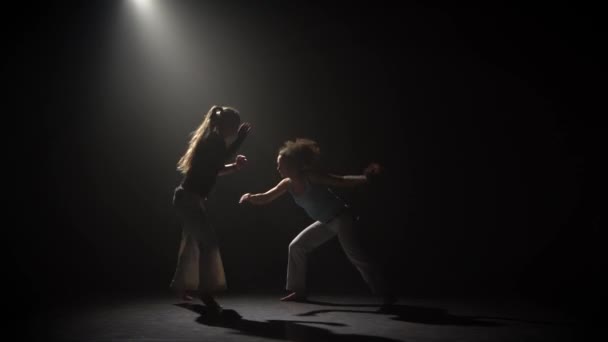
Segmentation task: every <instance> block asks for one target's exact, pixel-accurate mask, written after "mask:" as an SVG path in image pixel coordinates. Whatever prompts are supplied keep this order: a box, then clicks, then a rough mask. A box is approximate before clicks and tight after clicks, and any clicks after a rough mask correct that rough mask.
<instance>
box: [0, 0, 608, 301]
mask: <svg viewBox="0 0 608 342" xmlns="http://www.w3.org/2000/svg"><path fill="white" fill-rule="evenodd" d="M152 3H153V4H154V2H152ZM158 3H159V4H160V5H159V6H160V7H162V8H160V9H152V10H150V9H144V10H142V9H138V8H137V7H136V6H133V4H132V3H129V2H128V1H98V2H91V1H82V2H72V3H67V2H66V3H63V5H61V6H60V5H55V6H51V5H49V4H47V6H46V7H42V6H32V7H31V8H29V9H14V10H8V11H7V13H6V15H7V16H9V17H11V18H7V19H14V20H12V21H10V22H6V23H4V24H3V25H4V26H5V30H4V32H5V33H6V34H8V35H9V37H10V38H14V39H10V40H9V41H8V43H7V44H10V47H9V49H7V52H6V53H5V57H8V58H7V59H6V62H5V63H3V64H4V68H5V73H4V74H5V75H10V76H12V77H11V78H9V80H11V79H12V81H10V83H9V84H8V86H9V87H10V89H11V91H10V92H9V93H8V94H9V99H8V100H9V103H11V104H13V102H14V106H13V107H12V108H14V109H13V110H11V111H10V112H6V113H4V114H5V115H6V117H7V122H6V124H5V125H3V128H4V130H5V136H4V140H5V151H7V152H6V153H7V154H8V155H10V156H11V157H14V158H15V159H11V160H15V161H14V162H11V163H9V164H8V165H7V166H5V171H6V172H7V173H8V175H7V176H6V178H5V180H6V182H7V184H8V185H9V187H7V191H6V194H7V195H9V196H7V198H5V201H7V202H8V203H9V206H8V208H9V215H7V216H6V217H7V221H6V223H5V225H4V229H5V230H6V231H8V233H9V234H8V235H7V240H6V241H7V242H6V244H7V245H8V252H9V257H8V258H7V259H6V260H8V262H9V264H10V268H9V270H10V271H8V272H7V279H6V280H7V284H8V285H9V286H10V288H12V289H13V290H12V291H14V292H13V293H17V294H18V296H17V298H19V295H21V294H23V293H25V294H26V296H27V298H28V299H29V302H31V303H32V304H31V305H32V306H33V307H35V308H40V307H42V306H44V305H48V304H49V303H59V302H62V301H64V300H69V298H80V297H82V296H85V295H86V296H89V295H90V294H91V293H97V294H104V293H106V294H107V293H141V292H154V291H168V285H169V281H170V279H171V276H172V272H173V268H174V265H175V259H176V254H177V248H178V242H179V237H180V231H179V226H178V222H177V220H176V218H175V216H174V214H173V211H172V208H171V197H172V192H173V189H174V187H175V186H176V185H177V184H178V183H179V180H180V177H179V175H178V174H177V172H176V170H175V166H176V162H177V160H178V159H179V157H180V155H181V154H182V153H183V151H184V150H185V148H186V143H187V139H188V134H189V133H190V132H191V131H192V130H194V129H195V128H196V126H197V125H198V124H199V123H200V121H201V120H202V115H203V114H204V113H205V112H206V111H207V109H208V108H209V107H210V106H211V105H214V104H223V105H232V106H234V107H236V108H237V109H238V110H240V112H241V114H242V118H243V120H245V121H248V122H251V123H252V124H253V126H254V130H253V131H252V133H251V135H250V137H249V138H248V140H247V141H246V143H245V144H244V146H243V147H242V149H241V151H240V153H242V154H245V155H247V156H248V158H249V160H250V165H249V166H248V168H247V170H245V171H243V172H241V173H239V174H235V175H230V176H226V177H223V178H220V179H219V180H218V184H217V186H216V188H215V190H214V192H213V193H212V195H211V196H210V213H211V217H212V220H213V223H214V225H215V227H216V229H217V231H218V234H219V237H220V241H221V249H222V255H223V258H224V263H225V268H226V273H227V279H228V285H229V288H230V291H234V292H242V291H257V290H272V291H276V292H277V293H280V291H281V290H282V289H283V286H284V282H285V270H286V263H287V246H288V244H289V242H290V241H291V239H292V238H293V237H295V235H296V234H297V233H298V232H299V231H301V230H302V229H303V228H304V227H305V226H307V225H308V224H309V223H310V220H309V219H308V218H307V217H306V216H305V214H304V212H303V211H302V210H300V209H299V208H298V207H296V206H295V204H294V203H293V201H292V199H291V198H289V196H285V197H284V198H281V199H280V200H278V201H276V202H275V203H273V204H271V205H269V206H267V207H255V208H254V207H250V206H239V205H238V204H237V201H238V198H239V196H240V194H242V193H244V192H259V191H263V190H266V189H268V188H269V187H271V186H273V185H274V184H276V182H277V181H278V180H279V177H278V174H277V172H276V170H275V167H276V166H275V158H276V152H277V149H278V148H279V147H280V145H281V144H282V142H284V141H285V140H287V139H291V138H295V137H309V138H312V139H315V140H317V141H318V142H319V143H320V145H321V148H322V155H323V156H322V158H323V161H324V165H325V166H326V167H327V168H328V169H330V170H333V171H334V172H336V173H342V174H356V173H360V172H361V171H362V170H363V168H364V167H365V166H366V165H367V164H368V163H369V162H372V161H377V162H379V163H381V164H382V165H383V166H384V167H385V173H384V174H383V175H382V176H381V177H378V178H377V179H375V181H374V182H373V183H371V184H369V185H366V186H363V187H360V188H358V189H350V190H347V189H342V190H340V191H339V193H340V194H341V195H343V196H344V197H345V198H346V199H347V200H349V201H350V202H351V203H352V204H353V205H354V206H355V207H356V208H357V210H358V211H359V213H361V215H362V216H361V217H362V221H361V223H362V224H361V230H362V234H363V235H364V236H365V237H366V238H365V241H366V243H367V246H368V247H369V248H370V250H371V251H372V252H374V253H377V254H378V255H379V256H381V257H383V258H385V259H386V260H387V262H388V265H389V266H390V270H391V272H392V275H393V276H394V278H395V284H396V286H397V288H398V289H399V293H400V294H402V295H404V296H411V295H432V296H443V295H474V296H475V295H499V296H506V295H521V296H528V297H531V298H534V299H538V300H541V301H544V302H546V303H550V304H558V303H559V304H560V305H561V304H564V305H565V306H567V307H571V306H574V307H577V305H583V304H589V303H591V302H592V301H593V300H592V298H593V297H594V296H595V295H597V294H599V289H600V287H601V285H600V284H601V283H600V281H599V278H600V277H599V273H600V269H604V270H605V268H602V267H605V263H604V259H605V257H606V255H605V254H606V253H605V249H603V248H604V244H603V243H602V242H603V241H604V240H603V239H602V238H600V226H603V225H604V224H605V215H604V211H603V208H602V209H600V205H599V202H598V200H597V199H598V197H599V194H600V189H601V188H602V187H601V186H600V175H601V174H603V173H602V172H601V171H600V167H599V165H600V164H603V161H602V159H604V156H605V153H604V149H603V145H602V142H601V141H600V140H603V139H600V138H601V137H602V136H603V134H604V129H603V126H601V125H600V122H601V119H600V118H599V116H601V115H604V114H605V113H606V111H605V108H603V107H600V106H599V104H600V99H599V98H600V96H601V95H600V94H601V93H602V94H603V93H604V92H600V91H601V90H602V89H603V87H602V86H601V85H600V83H603V79H600V70H601V64H600V61H601V60H602V58H601V57H600V54H599V50H600V49H601V47H602V45H603V43H602V39H603V38H602V39H600V37H601V34H600V33H601V32H603V31H602V28H600V23H599V19H598V18H597V12H596V11H595V10H594V9H591V8H587V9H581V8H574V7H572V6H566V5H558V4H553V5H552V6H549V7H542V8H540V7H539V8H534V7H526V8H501V9H497V8H456V7H453V8H447V7H445V8H430V7H425V6H423V5H422V4H416V3H410V5H409V7H399V8H397V7H388V6H387V5H386V4H385V5H382V6H380V5H379V6H377V7H373V8H372V7H366V6H363V5H353V4H350V5H348V6H337V5H328V4H325V5H313V4H311V3H304V2H297V1H296V2H292V1H270V2H262V3H258V2H255V4H252V3H249V2H246V1H242V2H234V1H233V2H231V1H228V2H225V1H222V2H220V1H218V2H215V3H214V2H197V1H160V2H158ZM140 10H141V13H140V12H139V11H140ZM146 11H148V12H146ZM145 16H149V17H145ZM13 77H14V78H13ZM8 120H13V121H14V122H15V123H14V124H10V123H9V122H8ZM5 208H7V206H5ZM600 210H602V211H601V214H602V215H600ZM13 218H14V219H15V221H11V222H10V223H9V222H8V220H9V219H13ZM310 282H311V289H312V290H313V291H327V292H335V293H366V291H367V288H366V286H365V284H364V283H363V281H362V280H361V279H360V277H359V275H358V273H357V272H356V270H355V269H354V268H353V267H352V266H351V265H350V263H349V262H348V261H347V259H346V258H345V256H344V254H343V252H342V251H341V250H340V248H339V244H338V243H337V241H335V240H333V241H331V242H329V243H328V244H327V245H325V246H322V247H321V248H319V249H318V250H317V251H315V253H314V254H313V255H312V256H311V264H310ZM29 302H28V303H29Z"/></svg>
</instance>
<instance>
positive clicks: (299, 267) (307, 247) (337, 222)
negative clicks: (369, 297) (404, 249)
mask: <svg viewBox="0 0 608 342" xmlns="http://www.w3.org/2000/svg"><path fill="white" fill-rule="evenodd" d="M353 221H354V220H353V217H352V215H351V214H350V213H344V214H342V215H340V216H338V217H336V218H334V219H333V220H332V221H330V222H329V223H326V224H324V223H321V222H319V221H316V222H315V223H313V224H311V225H310V226H308V227H307V228H306V229H304V230H303V231H302V232H301V233H300V234H298V236H296V238H295V239H293V241H291V243H290V244H289V260H288V263H287V290H291V291H295V292H299V293H306V267H307V257H308V253H310V252H311V251H312V250H314V249H315V248H316V247H318V246H320V245H322V244H323V243H325V242H326V241H328V240H329V239H331V238H332V237H334V236H335V235H338V240H339V241H340V245H341V246H342V249H343V250H344V252H345V253H346V256H347V257H348V259H349V260H350V262H352V263H353V265H355V267H356V268H357V270H359V273H361V276H362V277H363V280H365V282H366V283H367V285H368V286H369V287H370V288H371V290H372V292H373V293H374V294H378V295H382V294H385V292H386V285H387V283H386V279H385V277H384V272H383V271H382V270H381V269H380V267H378V265H377V264H376V263H375V262H374V261H372V260H371V258H370V257H369V255H368V254H367V253H366V252H365V251H364V250H363V249H362V248H361V246H360V241H359V240H358V238H357V237H356V236H355V234H354V229H353V228H354V225H353V223H354V222H353Z"/></svg>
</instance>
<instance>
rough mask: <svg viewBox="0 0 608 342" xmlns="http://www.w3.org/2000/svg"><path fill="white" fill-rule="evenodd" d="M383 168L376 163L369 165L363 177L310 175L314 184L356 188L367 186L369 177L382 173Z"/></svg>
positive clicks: (327, 174) (326, 174)
mask: <svg viewBox="0 0 608 342" xmlns="http://www.w3.org/2000/svg"><path fill="white" fill-rule="evenodd" d="M380 170H381V167H380V165H378V164H376V163H371V164H369V165H368V166H367V167H366V168H365V170H364V171H363V174H362V175H346V176H340V175H333V174H330V173H317V174H312V175H310V178H311V180H312V181H313V182H316V183H320V184H325V185H327V186H333V187H355V186H358V185H361V184H365V183H367V182H368V181H369V177H370V176H372V175H376V174H378V173H380Z"/></svg>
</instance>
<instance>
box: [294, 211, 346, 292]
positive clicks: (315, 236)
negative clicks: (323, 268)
mask: <svg viewBox="0 0 608 342" xmlns="http://www.w3.org/2000/svg"><path fill="white" fill-rule="evenodd" d="M335 235H336V231H332V230H331V229H330V228H329V227H328V226H327V225H325V224H323V223H321V222H319V221H317V222H315V223H313V224H311V225H310V226H308V227H307V228H306V229H304V230H303V231H302V232H301V233H300V234H298V236H296V238H295V239H293V241H291V243H290V244H289V259H288V262H287V289H288V290H291V291H295V292H300V293H305V292H306V265H307V261H308V260H307V258H308V253H309V252H310V251H312V250H313V249H315V248H316V247H318V246H320V245H322V244H323V243H324V242H326V241H327V240H329V239H331V238H332V237H333V236H335Z"/></svg>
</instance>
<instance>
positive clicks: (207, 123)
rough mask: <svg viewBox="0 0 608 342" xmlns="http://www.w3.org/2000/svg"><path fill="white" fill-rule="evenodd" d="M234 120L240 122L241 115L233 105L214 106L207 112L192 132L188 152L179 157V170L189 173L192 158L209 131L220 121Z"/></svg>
mask: <svg viewBox="0 0 608 342" xmlns="http://www.w3.org/2000/svg"><path fill="white" fill-rule="evenodd" d="M228 120H229V121H231V123H232V121H234V122H237V123H236V124H237V125H238V122H240V116H239V113H238V111H237V110H236V109H234V108H232V107H226V106H212V107H211V108H210V109H209V111H208V112H207V114H205V118H204V119H203V122H202V123H201V124H200V125H199V126H198V128H197V129H196V130H195V131H194V132H192V133H191V134H190V142H189V143H188V149H187V150H186V153H184V155H183V156H182V157H181V158H180V159H179V162H177V170H178V171H180V172H181V173H182V174H186V173H188V170H190V165H191V164H192V158H193V157H194V154H195V152H196V149H197V148H198V146H199V145H200V143H201V142H202V141H203V140H204V139H205V138H206V137H207V136H208V135H209V133H210V132H211V131H212V130H213V129H215V128H216V127H217V126H218V124H219V122H220V121H228Z"/></svg>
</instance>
